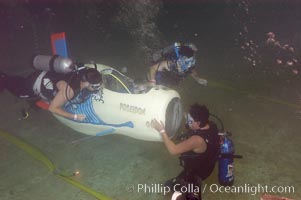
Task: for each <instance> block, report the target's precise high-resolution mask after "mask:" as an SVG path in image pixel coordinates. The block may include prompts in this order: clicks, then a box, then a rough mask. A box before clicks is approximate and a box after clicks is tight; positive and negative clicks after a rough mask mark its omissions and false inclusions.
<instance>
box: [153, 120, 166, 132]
mask: <svg viewBox="0 0 301 200" xmlns="http://www.w3.org/2000/svg"><path fill="white" fill-rule="evenodd" d="M151 127H153V128H154V129H156V130H157V131H158V132H160V133H163V132H165V126H164V123H163V122H162V121H160V122H158V121H157V120H156V119H153V120H152V121H151Z"/></svg>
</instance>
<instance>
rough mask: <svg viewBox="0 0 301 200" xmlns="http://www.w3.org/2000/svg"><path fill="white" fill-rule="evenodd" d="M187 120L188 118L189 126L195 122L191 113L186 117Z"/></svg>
mask: <svg viewBox="0 0 301 200" xmlns="http://www.w3.org/2000/svg"><path fill="white" fill-rule="evenodd" d="M185 118H186V124H187V125H191V124H192V122H194V119H193V118H192V117H191V115H190V114H189V113H188V114H186V115H185Z"/></svg>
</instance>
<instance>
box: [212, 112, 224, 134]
mask: <svg viewBox="0 0 301 200" xmlns="http://www.w3.org/2000/svg"><path fill="white" fill-rule="evenodd" d="M209 115H210V116H212V117H214V118H215V119H217V121H218V122H219V123H220V126H221V130H220V131H221V132H224V123H223V121H222V120H221V118H219V117H218V116H217V115H215V114H212V113H210V114H209Z"/></svg>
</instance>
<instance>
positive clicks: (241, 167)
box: [0, 0, 301, 200]
mask: <svg viewBox="0 0 301 200" xmlns="http://www.w3.org/2000/svg"><path fill="white" fill-rule="evenodd" d="M300 10H301V2H299V1H230V0H228V1H147V0H145V1H143V0H141V1H134V0H133V1H59V0H56V1H51V2H50V1H49V2H47V3H45V2H39V1H0V69H1V70H2V71H5V72H7V73H11V74H19V75H26V74H28V73H30V72H32V68H31V64H30V61H31V57H32V56H33V55H34V54H46V55H47V54H51V46H50V39H49V38H50V34H51V33H54V32H61V31H65V32H66V36H67V45H68V50H69V55H70V57H71V58H72V59H73V60H75V61H81V62H89V61H91V60H93V61H96V62H99V63H103V64H107V65H110V66H113V67H116V68H117V69H118V68H121V67H123V66H127V67H128V71H129V72H128V75H129V76H130V77H134V78H138V79H139V78H144V77H145V74H146V72H147V71H148V66H149V65H150V64H151V61H150V59H149V58H150V55H151V53H152V52H155V51H156V50H158V49H160V48H163V47H164V46H165V45H168V44H171V43H173V42H175V41H183V42H192V43H194V44H196V45H197V47H198V54H197V65H198V68H197V70H198V72H199V74H200V75H201V76H202V77H204V78H207V79H208V81H209V84H208V86H207V87H202V86H199V85H197V84H196V83H195V82H194V81H193V80H192V79H191V78H188V79H187V80H185V82H183V83H182V84H181V85H180V87H178V88H177V90H178V91H179V93H180V94H181V96H182V99H183V104H184V107H185V108H187V107H188V105H190V104H191V103H194V102H199V103H204V104H206V105H207V106H208V107H209V109H210V111H211V112H212V113H214V114H217V115H219V116H220V117H221V118H222V119H223V121H224V124H225V125H226V127H227V129H228V130H231V131H232V132H234V136H233V139H234V140H235V142H236V149H237V151H238V153H241V154H243V155H244V156H245V159H243V160H241V161H237V162H236V166H237V170H236V175H237V177H238V178H237V179H236V183H237V184H238V185H239V184H240V185H242V184H244V183H253V184H257V183H266V184H271V185H272V184H274V185H275V184H287V185H288V184H290V185H295V186H298V182H299V183H300V181H301V180H300V178H299V177H300V175H301V174H300V170H299V166H300V163H301V158H300V155H301V154H300V153H301V152H300V148H299V144H300V142H301V141H300V134H299V130H300V128H301V127H300V113H299V111H300V110H301V106H300V100H299V99H300V96H299V95H300V94H301V91H300V83H301V82H300V72H301V71H299V74H294V73H292V68H290V67H284V66H277V65H276V64H275V62H274V60H273V59H274V58H273V55H271V54H269V53H267V48H266V46H265V41H266V38H267V36H266V33H268V32H270V31H272V32H274V33H275V34H276V37H277V40H278V41H279V42H280V43H281V44H282V45H283V44H285V43H287V44H289V45H290V46H293V47H294V48H295V52H296V54H295V55H296V58H298V59H300V50H301V12H300ZM246 29H247V31H245V30H246ZM240 33H242V34H240ZM250 40H253V41H254V43H255V44H256V45H257V47H256V56H255V57H254V60H255V61H256V65H255V66H253V65H252V62H250V61H248V60H246V59H245V58H244V57H246V56H247V57H248V56H250V54H252V53H254V52H252V51H246V50H243V49H242V48H241V47H242V46H244V45H245V43H246V42H248V41H250ZM300 60H301V59H300ZM251 61H253V60H251ZM296 69H298V70H300V64H298V65H297V66H296ZM1 95H4V94H1ZM11 99H12V97H10V96H8V95H6V96H5V97H4V96H1V101H3V102H4V103H5V104H4V105H6V104H10V103H11V102H14V101H12V100H11ZM2 104H3V103H2ZM14 106H18V103H16V104H14ZM12 107H13V106H12ZM18 109H19V108H16V109H15V110H14V109H13V108H10V106H7V107H6V106H5V108H4V107H3V108H1V110H4V111H5V112H3V113H7V112H10V113H12V115H13V117H12V118H9V122H8V121H7V119H6V118H5V117H2V118H1V121H0V122H1V128H4V129H5V130H8V131H9V132H12V133H15V134H16V135H19V136H21V137H22V138H25V140H27V141H30V142H31V143H32V144H34V145H36V146H38V147H40V148H41V149H43V150H44V151H45V152H46V153H47V155H49V156H50V157H51V158H52V159H53V160H55V161H56V163H60V164H61V165H63V166H64V167H66V168H68V169H69V168H73V167H74V166H75V167H79V166H80V167H81V168H82V170H83V171H86V176H83V178H82V180H81V181H82V182H85V183H87V184H88V185H90V186H93V188H96V189H98V190H99V191H108V192H106V194H108V195H110V196H112V197H114V198H116V199H122V198H123V197H124V196H125V197H126V198H125V197H124V198H125V199H130V196H131V195H130V194H129V193H127V192H125V191H124V188H125V187H126V186H125V185H126V184H127V183H131V184H132V183H136V182H138V181H140V182H143V181H146V180H147V181H149V182H150V183H159V182H160V183H161V182H162V181H164V180H166V179H167V178H170V176H173V175H175V174H176V173H178V172H179V170H180V169H179V166H178V161H177V160H176V158H172V157H171V156H170V155H168V153H167V152H166V150H165V148H164V146H163V145H162V144H161V143H159V144H158V143H150V142H142V141H136V140H133V139H131V138H127V137H124V136H120V137H118V136H111V137H104V138H100V139H98V140H94V141H90V143H89V142H87V143H83V144H82V145H81V146H80V145H79V146H71V145H66V144H67V143H68V142H70V140H73V139H77V137H82V136H81V135H80V134H76V133H74V132H73V131H71V130H69V129H68V128H66V127H64V126H62V125H60V124H58V123H57V121H56V120H54V119H53V118H51V116H49V115H47V113H42V114H41V113H32V114H31V117H30V119H29V120H27V121H18V123H19V126H18V127H16V126H15V121H14V119H15V118H17V117H18V114H17V111H16V110H18ZM14 112H15V113H14ZM36 119H39V123H36ZM49 125H51V126H53V128H52V129H51V130H44V129H43V127H48V126H49ZM41 130H43V131H41ZM40 131H41V132H43V134H40ZM1 142H2V141H1ZM5 145H6V144H3V146H5ZM10 148H11V147H10ZM95 148H97V149H98V150H99V151H95ZM123 149H126V150H127V151H126V152H125V153H124V150H123ZM0 152H1V151H0ZM62 152H63V153H62ZM91 152H92V153H91ZM120 152H122V153H124V155H123V158H120ZM162 152H163V153H162ZM158 155H159V156H158ZM116 157H118V159H114V158H116ZM2 158H6V157H5V156H2ZM17 158H20V156H19V157H16V158H15V159H17ZM7 159H9V156H7ZM5 162H6V161H5ZM23 162H25V163H24V166H26V162H27V161H26V160H25V161H22V163H23ZM9 163H10V162H9ZM11 163H15V162H14V161H11ZM121 163H122V164H121ZM162 166H163V167H162ZM16 168H17V167H16ZM279 168H280V169H279ZM5 170H7V171H9V167H6V168H5ZM119 173H120V174H119ZM214 173H215V175H216V172H214ZM18 175H19V176H22V177H23V176H25V175H24V174H23V173H22V170H18ZM32 176H34V174H33V175H32ZM36 176H37V175H36ZM120 177H122V180H123V181H120V180H119V179H120ZM158 177H160V178H161V179H162V180H161V179H160V178H159V179H158ZM12 178H16V179H17V175H16V176H14V177H12ZM48 178H49V177H48ZM48 178H47V179H48ZM213 179H214V178H210V179H209V181H208V182H209V183H212V182H214V181H216V180H213ZM3 180H4V179H3ZM5 180H6V179H5ZM17 180H18V179H17ZM22 180H23V179H22ZM40 180H42V181H40ZM0 181H1V180H0ZM34 181H36V182H37V183H40V182H43V183H45V184H46V186H47V187H46V188H47V190H49V192H48V193H49V197H56V196H55V193H56V192H55V191H56V190H57V187H55V186H53V185H51V183H52V182H49V180H45V178H43V177H42V178H39V177H38V178H36V179H35V180H34ZM44 181H45V182H44ZM0 183H1V182H0ZM12 183H14V181H12ZM113 186H114V187H113ZM59 188H60V190H59V192H57V193H58V194H60V195H58V196H57V199H66V198H68V197H70V193H72V190H70V193H69V192H68V191H69V189H68V190H67V189H66V191H67V192H65V191H63V190H64V189H65V188H69V187H68V186H65V185H63V186H61V187H59ZM113 188H114V191H112V189H113ZM115 188H117V189H116V191H115ZM0 189H1V188H0ZM44 189H45V188H44ZM28 190H29V192H28V193H26V192H23V190H21V189H18V188H17V189H14V188H13V189H11V191H10V192H9V193H4V192H3V194H4V197H5V195H7V196H6V197H8V198H7V199H18V196H20V195H21V194H22V195H23V197H25V199H26V197H30V195H29V194H32V195H33V196H37V197H40V195H43V192H45V191H43V190H42V191H40V190H34V189H32V187H30V189H28ZM5 191H6V190H5ZM25 191H26V190H25ZM24 195H25V196H24ZM26 195H29V196H26ZM64 195H66V196H65V197H66V198H65V197H64ZM279 195H281V196H285V194H279ZM287 196H292V197H294V198H295V199H298V198H299V197H300V191H297V192H296V193H295V194H293V195H292V194H288V195H287ZM76 197H78V198H75V199H80V197H82V198H83V199H88V198H89V197H85V196H84V194H82V193H78V194H77V196H76ZM205 197H207V198H206V199H234V200H236V199H237V200H238V199H259V196H258V195H257V196H251V195H245V196H239V195H235V194H233V195H226V196H224V195H223V194H206V195H205ZM132 198H133V199H142V198H145V197H144V196H143V194H135V195H134V196H133V197H132ZM161 198H162V199H169V197H162V195H155V196H154V195H149V196H148V198H147V199H161ZM4 199H5V198H4ZM52 199H53V198H52Z"/></svg>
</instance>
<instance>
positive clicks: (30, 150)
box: [0, 131, 112, 200]
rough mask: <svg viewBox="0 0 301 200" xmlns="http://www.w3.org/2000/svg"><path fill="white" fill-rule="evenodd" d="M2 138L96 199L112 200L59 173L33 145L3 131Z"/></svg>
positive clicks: (0, 134)
mask: <svg viewBox="0 0 301 200" xmlns="http://www.w3.org/2000/svg"><path fill="white" fill-rule="evenodd" d="M0 136H2V137H3V138H4V139H6V140H7V141H9V142H11V143H13V144H15V145H16V146H17V147H19V148H20V149H22V150H24V151H25V152H26V153H28V154H29V155H31V156H32V157H34V158H35V159H37V160H39V161H41V162H42V163H43V164H44V165H45V166H46V167H47V168H48V169H49V170H50V171H51V172H53V173H54V174H55V175H57V176H59V177H60V178H62V179H63V180H64V181H66V182H68V183H70V184H72V185H74V186H76V187H78V188H80V189H81V190H83V191H85V192H87V193H89V194H90V195H92V196H94V197H96V198H97V199H99V200H112V199H111V198H109V197H107V196H105V195H103V194H101V193H98V192H96V191H94V190H92V189H91V188H88V187H86V186H84V185H83V184H81V183H80V182H78V181H76V180H74V179H73V178H71V177H70V176H66V175H65V174H66V173H64V172H62V171H59V172H58V170H57V169H56V166H55V165H54V164H53V163H52V162H51V161H50V160H49V159H48V158H47V157H46V156H45V155H44V154H43V153H42V152H41V151H40V150H38V149H37V148H35V147H33V146H32V145H30V144H28V143H26V142H24V141H22V140H21V139H18V138H16V137H14V136H12V135H11V134H8V133H5V132H3V131H0Z"/></svg>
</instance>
